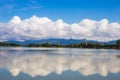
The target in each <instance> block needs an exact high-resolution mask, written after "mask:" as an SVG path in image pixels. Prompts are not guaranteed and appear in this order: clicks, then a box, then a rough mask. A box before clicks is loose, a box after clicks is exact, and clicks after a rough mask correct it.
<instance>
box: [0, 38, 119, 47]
mask: <svg viewBox="0 0 120 80" xmlns="http://www.w3.org/2000/svg"><path fill="white" fill-rule="evenodd" d="M0 46H13V47H16V46H25V47H57V48H93V49H94V48H96V49H100V48H101V49H102V48H104V49H120V39H119V40H117V41H116V44H107V43H104V44H101V43H100V42H97V43H91V42H82V43H79V44H69V45H63V44H59V43H56V44H50V43H49V42H47V43H42V44H28V45H20V44H16V43H7V42H0Z"/></svg>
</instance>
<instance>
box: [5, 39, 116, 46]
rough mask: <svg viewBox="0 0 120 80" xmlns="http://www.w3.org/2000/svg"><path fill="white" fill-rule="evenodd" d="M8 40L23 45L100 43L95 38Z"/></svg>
mask: <svg viewBox="0 0 120 80" xmlns="http://www.w3.org/2000/svg"><path fill="white" fill-rule="evenodd" d="M6 42H10V43H11V42H12V43H16V44H22V45H28V44H33V43H34V44H42V43H47V42H48V43H50V44H56V43H59V44H63V45H67V44H79V43H82V42H91V43H94V44H96V43H98V42H99V41H94V40H86V39H59V38H57V39H52V38H51V39H41V40H26V41H23V42H21V41H6ZM115 43H116V41H115V40H114V41H109V42H107V44H115ZM100 44H104V42H100Z"/></svg>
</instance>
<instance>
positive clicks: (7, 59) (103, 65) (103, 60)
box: [0, 50, 120, 77]
mask: <svg viewBox="0 0 120 80" xmlns="http://www.w3.org/2000/svg"><path fill="white" fill-rule="evenodd" d="M57 51H58V52H55V53H56V55H47V54H44V52H43V51H34V50H33V51H28V50H27V51H21V50H20V51H14V50H12V51H5V50H3V51H2V52H1V53H2V54H1V56H0V68H6V69H8V70H9V71H10V72H11V74H12V75H13V76H17V75H19V73H20V72H24V73H26V74H29V75H30V76H32V77H35V76H38V75H40V76H47V75H48V74H50V73H52V72H55V73H57V74H59V75H60V74H62V72H64V71H67V70H71V71H78V72H80V74H82V75H84V76H88V75H94V74H100V75H101V76H107V75H108V73H109V72H111V73H118V72H120V59H119V58H117V57H116V54H109V52H108V53H106V51H105V53H106V54H95V53H94V54H91V55H90V54H85V53H84V55H83V54H79V55H77V56H76V55H74V54H73V55H72V56H71V55H69V52H66V53H68V55H58V54H59V50H57ZM89 51H90V52H91V50H89ZM53 52H54V51H53ZM53 52H52V53H53ZM13 53H14V54H13ZM40 53H43V54H40ZM45 53H46V52H45ZM50 53H51V52H49V54H50ZM57 53H58V54H57Z"/></svg>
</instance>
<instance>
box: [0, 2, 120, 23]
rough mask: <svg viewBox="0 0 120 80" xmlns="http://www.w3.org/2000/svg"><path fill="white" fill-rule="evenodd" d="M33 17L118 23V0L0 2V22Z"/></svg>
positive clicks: (119, 10)
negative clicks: (14, 18)
mask: <svg viewBox="0 0 120 80" xmlns="http://www.w3.org/2000/svg"><path fill="white" fill-rule="evenodd" d="M33 15H36V16H38V17H48V18H50V19H51V20H53V21H55V20H57V19H62V20H64V21H65V22H67V23H70V24H71V23H74V22H80V20H82V19H85V18H89V19H93V20H101V19H103V18H107V19H108V20H109V21H111V22H120V0H0V22H8V21H9V20H10V19H11V18H12V17H13V16H19V17H20V18H21V19H26V18H29V17H31V16H33Z"/></svg>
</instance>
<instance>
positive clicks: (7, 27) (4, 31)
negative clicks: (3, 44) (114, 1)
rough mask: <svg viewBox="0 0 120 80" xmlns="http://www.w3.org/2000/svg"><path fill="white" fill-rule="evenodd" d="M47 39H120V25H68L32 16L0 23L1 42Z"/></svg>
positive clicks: (90, 22) (91, 22) (83, 22)
mask: <svg viewBox="0 0 120 80" xmlns="http://www.w3.org/2000/svg"><path fill="white" fill-rule="evenodd" d="M45 38H65V39H69V38H73V39H88V40H98V41H110V40H117V39H120V24H119V23H116V22H111V23H109V21H108V20H107V19H102V20H100V21H95V20H90V19H83V20H81V21H80V22H79V23H73V24H68V23H65V22H64V21H63V20H61V19H58V20H56V21H52V20H50V19H48V18H46V17H42V18H39V17H37V16H35V15H34V16H32V17H31V18H29V19H24V20H21V19H20V17H18V16H14V17H13V18H12V19H11V20H10V21H9V22H8V23H0V41H6V40H18V41H24V40H39V39H45Z"/></svg>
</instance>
